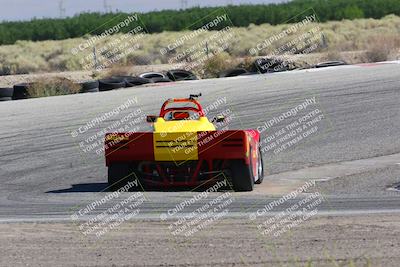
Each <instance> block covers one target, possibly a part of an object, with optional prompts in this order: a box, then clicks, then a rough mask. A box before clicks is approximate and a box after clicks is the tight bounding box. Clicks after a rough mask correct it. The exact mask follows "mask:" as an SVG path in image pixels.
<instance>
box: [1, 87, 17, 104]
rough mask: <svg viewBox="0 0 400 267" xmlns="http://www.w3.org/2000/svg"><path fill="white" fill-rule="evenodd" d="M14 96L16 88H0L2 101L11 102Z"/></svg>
mask: <svg viewBox="0 0 400 267" xmlns="http://www.w3.org/2000/svg"><path fill="white" fill-rule="evenodd" d="M13 94H14V88H0V101H10V100H12V96H13Z"/></svg>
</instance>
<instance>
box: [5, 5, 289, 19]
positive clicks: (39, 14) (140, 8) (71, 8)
mask: <svg viewBox="0 0 400 267" xmlns="http://www.w3.org/2000/svg"><path fill="white" fill-rule="evenodd" d="M182 2H187V7H191V6H224V5H227V4H234V5H238V4H268V3H279V2H287V0H158V1H156V0H0V21H4V20H7V21H15V20H29V19H32V18H34V17H36V18H43V17H52V18H54V17H60V16H61V15H65V16H73V15H75V14H78V13H82V12H87V11H93V12H95V11H98V12H105V11H106V10H112V11H117V10H120V11H124V12H147V11H153V10H162V9H179V8H181V7H182ZM60 3H61V7H62V8H61V9H60ZM61 10H64V11H61Z"/></svg>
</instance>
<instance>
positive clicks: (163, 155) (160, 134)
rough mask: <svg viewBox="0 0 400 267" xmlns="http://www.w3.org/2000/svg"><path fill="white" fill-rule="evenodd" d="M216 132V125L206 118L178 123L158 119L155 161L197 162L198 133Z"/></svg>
mask: <svg viewBox="0 0 400 267" xmlns="http://www.w3.org/2000/svg"><path fill="white" fill-rule="evenodd" d="M215 130H216V129H215V126H214V124H212V123H211V122H210V121H209V120H208V119H207V118H206V117H200V118H199V119H198V120H176V121H166V120H164V119H163V118H157V120H156V122H155V123H154V133H153V145H154V156H155V160H156V161H175V162H178V161H179V162H181V161H187V160H197V159H198V147H197V132H202V131H215Z"/></svg>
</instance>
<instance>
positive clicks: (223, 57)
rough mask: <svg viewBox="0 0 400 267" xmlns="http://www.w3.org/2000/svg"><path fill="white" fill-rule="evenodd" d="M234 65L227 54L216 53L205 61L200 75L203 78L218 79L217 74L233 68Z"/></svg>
mask: <svg viewBox="0 0 400 267" xmlns="http://www.w3.org/2000/svg"><path fill="white" fill-rule="evenodd" d="M234 67H235V64H234V63H233V62H232V58H231V56H230V55H229V54H227V53H224V52H223V53H218V54H216V55H213V56H211V57H210V58H209V59H207V60H206V61H205V63H204V65H203V66H202V70H201V71H200V73H201V74H202V77H203V78H214V77H218V74H219V73H220V72H222V71H224V70H227V69H231V68H234Z"/></svg>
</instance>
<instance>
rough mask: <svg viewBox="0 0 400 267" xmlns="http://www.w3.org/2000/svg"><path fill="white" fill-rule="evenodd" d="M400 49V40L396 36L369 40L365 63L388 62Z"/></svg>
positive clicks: (375, 37) (383, 36)
mask: <svg viewBox="0 0 400 267" xmlns="http://www.w3.org/2000/svg"><path fill="white" fill-rule="evenodd" d="M399 47H400V38H399V37H398V36H396V35H379V36H372V37H370V38H369V41H368V46H367V51H366V52H365V55H364V59H365V60H364V61H365V62H379V61H386V60H388V59H389V58H390V56H391V55H392V53H394V52H395V51H396V50H397V49H398V48H399Z"/></svg>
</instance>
